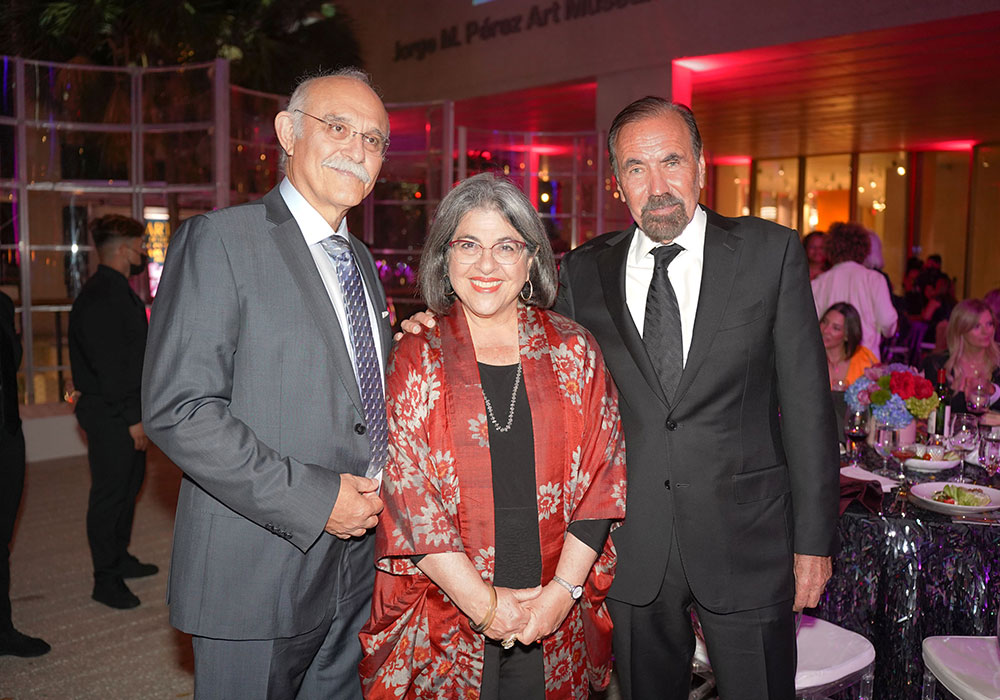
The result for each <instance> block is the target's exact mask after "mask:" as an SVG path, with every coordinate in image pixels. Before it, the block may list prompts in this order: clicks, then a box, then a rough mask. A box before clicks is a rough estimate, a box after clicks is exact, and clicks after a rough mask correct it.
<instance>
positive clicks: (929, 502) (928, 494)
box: [910, 481, 1000, 515]
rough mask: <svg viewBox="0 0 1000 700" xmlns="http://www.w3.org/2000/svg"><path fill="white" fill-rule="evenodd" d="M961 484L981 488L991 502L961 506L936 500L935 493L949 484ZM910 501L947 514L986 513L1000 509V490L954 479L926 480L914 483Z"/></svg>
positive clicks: (966, 486)
mask: <svg viewBox="0 0 1000 700" xmlns="http://www.w3.org/2000/svg"><path fill="white" fill-rule="evenodd" d="M949 484H950V485H952V486H961V487H964V488H967V489H968V488H976V489H980V490H981V491H982V492H983V494H984V495H986V496H989V499H990V502H989V503H987V504H986V505H983V506H959V505H954V504H952V503H940V502H938V501H935V500H934V494H935V493H937V492H938V491H940V490H941V489H943V488H944V487H945V486H948V485H949ZM910 502H912V503H915V504H916V505H918V506H920V507H921V508H926V509H927V510H933V511H935V512H937V513H944V514H945V515H968V514H969V513H985V512H987V511H991V510H997V509H1000V491H998V490H996V489H991V488H990V487H989V486H977V485H976V484H958V483H955V482H953V481H925V482H924V483H922V484H914V485H913V486H912V487H911V488H910Z"/></svg>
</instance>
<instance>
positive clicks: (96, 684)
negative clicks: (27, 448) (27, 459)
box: [0, 450, 194, 700]
mask: <svg viewBox="0 0 1000 700" xmlns="http://www.w3.org/2000/svg"><path fill="white" fill-rule="evenodd" d="M179 481H180V472H179V471H178V470H177V469H176V468H175V467H174V466H173V465H172V464H170V463H169V462H168V461H167V460H166V458H164V457H163V455H162V454H161V453H159V452H158V451H156V450H153V451H151V453H150V460H149V466H148V469H147V475H146V484H145V486H144V488H143V491H142V494H141V496H140V499H139V504H138V507H137V510H136V520H135V528H134V532H133V537H132V548H131V549H132V552H133V553H134V554H136V555H137V556H138V557H139V558H140V559H141V560H142V561H151V562H154V563H156V564H158V565H159V566H160V569H161V571H160V573H159V574H157V575H156V576H152V577H150V578H145V579H138V580H135V581H131V582H130V583H129V585H130V587H131V588H132V590H133V592H134V593H135V594H136V595H138V596H139V598H140V599H141V600H142V605H140V606H139V607H138V608H135V609H134V610H112V609H111V608H108V607H105V606H104V605H100V604H99V603H95V602H94V601H92V600H91V599H90V592H91V585H92V575H91V565H90V553H89V550H88V548H87V539H86V533H85V513H86V508H87V491H88V488H89V485H90V476H89V474H88V471H87V462H86V459H85V458H82V457H80V458H70V459H60V460H52V461H48V462H37V463H32V464H29V465H28V474H27V484H26V487H25V494H24V500H23V502H22V505H21V518H20V521H19V523H18V529H17V532H16V534H15V538H14V546H13V553H12V556H11V577H12V582H11V597H12V599H13V601H12V602H13V607H14V624H15V625H16V626H17V627H18V628H19V629H20V630H21V631H22V632H25V633H26V634H31V635H34V636H40V637H42V638H44V639H45V640H46V641H47V642H49V643H50V644H51V645H52V651H51V652H49V653H48V654H47V655H46V656H42V657H40V658H37V659H20V658H15V657H12V656H0V699H2V700H6V699H7V698H12V699H14V700H42V699H52V700H69V699H73V698H81V699H83V698H88V699H89V698H94V699H97V698H100V699H102V700H103V699H107V698H115V699H117V698H123V699H124V698H129V699H132V698H135V699H138V698H183V697H191V696H192V694H193V690H194V681H193V678H192V675H191V669H192V662H191V652H190V648H191V647H190V642H189V641H188V639H187V638H186V636H185V635H183V634H181V633H179V632H177V631H175V630H174V629H173V628H172V627H170V625H169V624H168V623H167V606H166V603H165V602H164V600H165V590H166V570H167V563H168V561H169V557H170V539H171V531H172V529H173V516H174V505H175V503H176V495H177V486H178V483H179Z"/></svg>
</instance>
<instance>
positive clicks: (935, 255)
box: [927, 253, 941, 267]
mask: <svg viewBox="0 0 1000 700" xmlns="http://www.w3.org/2000/svg"><path fill="white" fill-rule="evenodd" d="M927 260H928V262H930V261H933V262H936V263H937V264H938V267H941V256H940V254H938V253H931V254H930V255H928V256H927Z"/></svg>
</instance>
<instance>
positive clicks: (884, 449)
mask: <svg viewBox="0 0 1000 700" xmlns="http://www.w3.org/2000/svg"><path fill="white" fill-rule="evenodd" d="M873 446H874V447H875V451H876V452H878V454H879V457H881V458H882V467H881V468H880V469H876V470H875V473H876V474H878V475H880V476H885V477H888V478H890V479H896V480H898V481H902V480H903V479H904V478H905V477H906V474H905V473H904V472H903V465H902V464H901V463H900V465H899V469H890V468H889V457H890V456H892V453H893V451H894V450H895V449H896V448H897V447H899V429H898V428H894V427H893V426H891V425H889V424H888V423H884V422H881V421H878V422H876V423H875V440H874V441H873Z"/></svg>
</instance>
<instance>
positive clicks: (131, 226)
mask: <svg viewBox="0 0 1000 700" xmlns="http://www.w3.org/2000/svg"><path fill="white" fill-rule="evenodd" d="M145 235H146V227H145V226H143V225H142V224H141V223H140V222H138V221H136V220H135V219H133V218H131V217H129V216H122V215H121V214H106V215H104V216H102V217H100V218H99V219H94V220H93V221H91V222H90V237H91V239H93V241H94V247H95V248H97V250H98V251H100V250H101V248H104V247H105V246H107V245H111V244H114V243H117V242H119V241H120V240H121V239H123V238H142V237H143V236H145Z"/></svg>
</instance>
